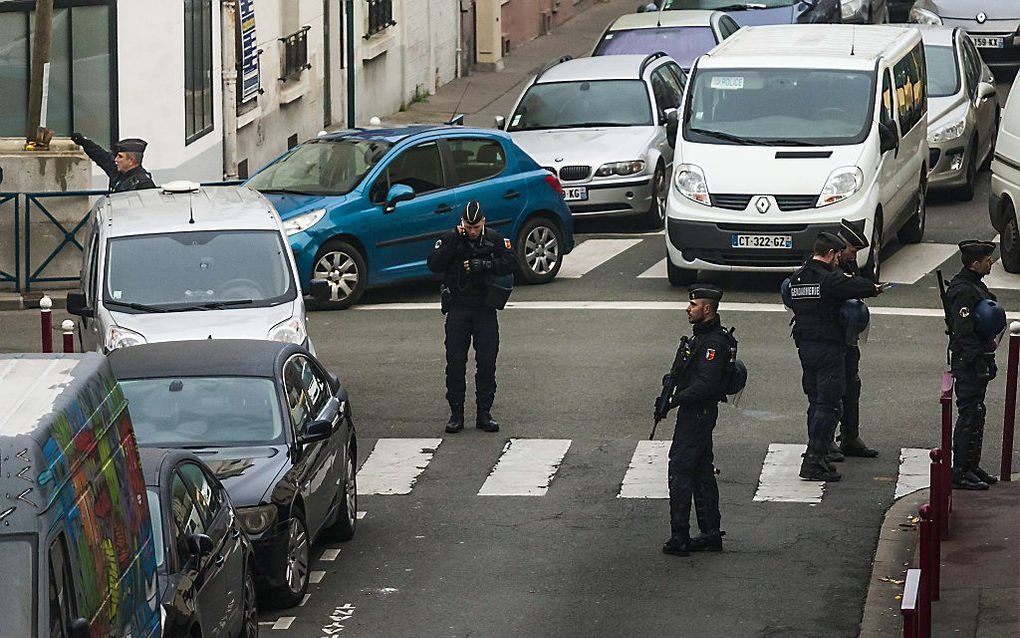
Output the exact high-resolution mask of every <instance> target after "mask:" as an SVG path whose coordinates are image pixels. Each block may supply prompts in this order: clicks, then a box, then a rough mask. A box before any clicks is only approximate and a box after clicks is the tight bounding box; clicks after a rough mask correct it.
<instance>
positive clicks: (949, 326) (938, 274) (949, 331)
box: [935, 270, 953, 365]
mask: <svg viewBox="0 0 1020 638" xmlns="http://www.w3.org/2000/svg"><path fill="white" fill-rule="evenodd" d="M935 278H936V279H937V280H938V282H939V298H940V299H941V300H942V318H943V319H945V321H946V336H948V337H949V339H950V340H952V338H953V318H952V316H951V313H950V311H949V300H948V299H946V280H945V279H943V278H942V271H941V270H936V271H935ZM949 364H950V354H949V345H948V344H947V345H946V365H949Z"/></svg>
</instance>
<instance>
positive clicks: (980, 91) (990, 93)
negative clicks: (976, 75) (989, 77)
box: [977, 82, 995, 100]
mask: <svg viewBox="0 0 1020 638" xmlns="http://www.w3.org/2000/svg"><path fill="white" fill-rule="evenodd" d="M994 96H995V85H994V84H989V83H988V82H978V85H977V97H978V99H979V100H987V99H988V98H990V97H994Z"/></svg>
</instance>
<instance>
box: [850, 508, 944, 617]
mask: <svg viewBox="0 0 1020 638" xmlns="http://www.w3.org/2000/svg"><path fill="white" fill-rule="evenodd" d="M929 491H930V490H928V489H923V490H918V491H917V492H912V493H910V494H907V495H905V496H903V497H901V498H900V499H899V500H898V501H896V502H895V503H893V505H892V507H890V508H889V510H888V511H887V512H886V514H885V518H884V519H882V527H881V530H880V531H879V535H878V547H877V548H876V549H875V560H874V561H873V563H872V567H871V578H870V580H869V582H868V596H867V598H866V599H865V602H864V616H863V618H862V619H861V631H860V634H859V635H860V636H869V637H870V636H901V635H902V633H903V622H902V616H901V615H900V601H899V599H898V596H900V595H902V593H903V585H902V584H896V583H892V582H887V581H883V580H880V579H882V578H888V579H890V580H896V581H902V580H903V579H904V578H905V575H906V573H907V569H909V568H910V567H911V566H912V565H914V563H915V560H914V557H915V555H916V553H917V546H918V540H919V535H918V532H917V529H918V528H917V527H913V526H912V527H902V526H901V523H908V522H909V517H910V516H916V515H917V509H918V508H919V507H920V506H921V505H923V504H925V503H927V502H928V499H929Z"/></svg>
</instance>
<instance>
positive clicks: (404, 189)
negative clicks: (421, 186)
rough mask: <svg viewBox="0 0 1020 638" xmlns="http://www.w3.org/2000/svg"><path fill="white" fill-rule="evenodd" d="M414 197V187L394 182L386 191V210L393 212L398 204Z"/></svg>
mask: <svg viewBox="0 0 1020 638" xmlns="http://www.w3.org/2000/svg"><path fill="white" fill-rule="evenodd" d="M412 199H414V189H413V188H411V187H410V186H408V185H407V184H394V185H393V186H390V190H389V191H388V192H387V193H386V207H385V208H384V212H387V213H392V212H393V211H395V210H396V209H397V204H399V203H400V202H406V201H408V200H412Z"/></svg>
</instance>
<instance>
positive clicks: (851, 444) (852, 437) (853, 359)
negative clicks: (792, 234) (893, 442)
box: [830, 219, 878, 458]
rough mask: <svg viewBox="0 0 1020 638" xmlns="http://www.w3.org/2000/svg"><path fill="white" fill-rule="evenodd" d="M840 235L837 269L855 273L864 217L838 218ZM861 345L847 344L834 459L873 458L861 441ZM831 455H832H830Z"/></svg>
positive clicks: (863, 244) (873, 453)
mask: <svg viewBox="0 0 1020 638" xmlns="http://www.w3.org/2000/svg"><path fill="white" fill-rule="evenodd" d="M839 237H840V239H842V240H843V241H844V242H845V243H846V248H844V249H843V250H842V251H840V253H839V269H840V270H842V271H843V272H844V273H846V274H848V275H851V276H855V275H859V274H860V267H859V266H858V265H857V251H858V250H863V249H865V248H867V247H868V239H867V237H865V236H864V220H861V221H859V222H852V221H850V220H847V219H843V220H841V221H840V229H839ZM860 368H861V348H860V345H859V344H858V342H857V337H856V336H855V337H854V338H853V339H852V342H850V341H848V342H847V344H846V392H844V393H843V414H842V416H840V419H839V431H840V432H839V434H840V435H839V441H840V443H839V447H838V449H836V450H835V452H836V453H837V458H838V457H842V456H859V457H865V458H874V457H876V456H878V451H877V450H872V449H871V448H869V447H868V446H867V445H865V444H864V441H863V440H861V435H860V424H861V374H860ZM830 458H831V457H830Z"/></svg>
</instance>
